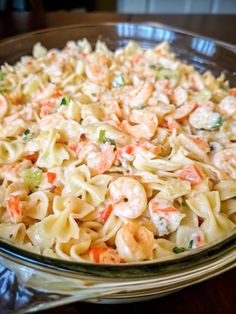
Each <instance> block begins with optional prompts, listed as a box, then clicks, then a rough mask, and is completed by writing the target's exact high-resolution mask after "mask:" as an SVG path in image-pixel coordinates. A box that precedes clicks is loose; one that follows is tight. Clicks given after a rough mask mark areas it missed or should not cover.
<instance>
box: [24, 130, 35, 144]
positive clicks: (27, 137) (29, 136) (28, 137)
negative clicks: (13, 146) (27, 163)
mask: <svg viewBox="0 0 236 314" xmlns="http://www.w3.org/2000/svg"><path fill="white" fill-rule="evenodd" d="M32 138H33V134H32V133H30V129H26V130H25V132H24V133H23V136H22V139H23V141H26V142H28V141H30V140H32Z"/></svg>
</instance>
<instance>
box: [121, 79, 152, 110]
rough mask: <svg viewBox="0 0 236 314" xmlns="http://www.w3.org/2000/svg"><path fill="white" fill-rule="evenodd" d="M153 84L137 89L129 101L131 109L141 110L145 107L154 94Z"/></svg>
mask: <svg viewBox="0 0 236 314" xmlns="http://www.w3.org/2000/svg"><path fill="white" fill-rule="evenodd" d="M153 89H154V87H153V84H151V83H148V82H145V83H143V84H142V85H141V86H138V87H137V88H136V93H135V95H134V96H133V97H132V96H130V97H129V98H128V100H127V103H128V105H129V106H130V107H131V108H139V107H141V106H143V105H144V104H145V103H146V102H147V100H148V99H149V98H150V97H151V95H152V92H153Z"/></svg>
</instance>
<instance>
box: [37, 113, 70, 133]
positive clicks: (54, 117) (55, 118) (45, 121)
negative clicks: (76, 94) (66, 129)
mask: <svg viewBox="0 0 236 314" xmlns="http://www.w3.org/2000/svg"><path fill="white" fill-rule="evenodd" d="M64 121H66V120H65V119H64V117H63V116H62V114H61V113H53V114H50V115H46V116H45V117H43V118H42V119H41V120H40V127H41V128H43V129H45V130H49V129H51V128H56V127H58V126H60V124H61V123H62V122H64Z"/></svg>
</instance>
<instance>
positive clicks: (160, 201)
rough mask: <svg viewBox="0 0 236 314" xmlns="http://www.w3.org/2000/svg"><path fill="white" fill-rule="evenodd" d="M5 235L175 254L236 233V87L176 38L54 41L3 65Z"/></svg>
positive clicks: (125, 255) (100, 253)
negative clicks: (148, 42)
mask: <svg viewBox="0 0 236 314" xmlns="http://www.w3.org/2000/svg"><path fill="white" fill-rule="evenodd" d="M0 92H1V93H0V240H5V241H7V242H10V243H11V244H13V245H16V246H18V247H20V248H21V249H23V250H28V251H31V252H33V253H35V254H41V255H43V256H47V257H51V258H56V259H64V260H67V261H74V262H75V261H76V262H83V263H86V262H92V263H105V264H120V263H129V262H143V261H150V260H157V261H158V260H163V259H164V260H166V259H172V258H175V257H176V254H179V253H183V252H185V251H186V252H187V251H190V250H195V249H204V246H205V245H206V244H208V243H211V242H212V241H215V240H218V239H219V240H220V239H221V238H222V236H228V235H229V234H230V232H233V230H234V229H235V224H236V179H235V178H236V174H235V173H236V144H235V134H234V133H235V124H236V121H235V119H236V115H235V112H236V109H235V108H236V89H235V88H230V87H229V84H228V82H227V81H226V80H225V78H224V76H223V74H222V75H220V76H219V77H214V76H213V75H212V74H211V73H210V72H205V73H201V74H200V73H199V72H198V71H197V70H196V69H195V68H194V67H193V66H191V65H187V64H185V63H184V62H182V61H181V60H178V59H177V58H176V56H175V54H173V53H172V52H171V51H170V47H169V45H168V44H167V43H160V44H158V45H157V46H156V47H153V48H152V49H143V48H142V47H140V46H139V45H138V44H137V43H135V42H133V41H131V42H129V43H128V44H127V45H126V46H125V47H120V48H119V49H117V50H116V51H111V50H109V48H108V47H107V46H106V44H105V43H104V42H101V41H98V42H97V43H96V45H95V48H94V50H93V48H92V46H91V45H90V43H89V42H88V41H87V40H86V39H82V40H78V41H77V42H76V41H69V42H68V43H67V44H66V46H65V47H64V48H63V49H62V50H58V49H50V50H47V49H46V48H45V47H43V46H42V45H41V44H40V43H37V44H35V46H34V47H33V55H32V56H27V57H26V56H25V57H22V58H21V59H20V60H19V61H18V62H17V63H16V64H15V65H12V66H10V65H8V64H4V65H2V66H1V70H0Z"/></svg>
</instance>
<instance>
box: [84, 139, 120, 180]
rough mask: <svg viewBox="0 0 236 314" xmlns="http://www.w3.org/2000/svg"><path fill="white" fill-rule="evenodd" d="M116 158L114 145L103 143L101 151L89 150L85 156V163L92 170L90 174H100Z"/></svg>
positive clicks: (109, 166) (107, 168)
mask: <svg viewBox="0 0 236 314" xmlns="http://www.w3.org/2000/svg"><path fill="white" fill-rule="evenodd" d="M115 158H116V154H115V152H114V147H113V146H111V145H104V147H103V148H102V151H101V152H98V153H93V152H91V153H90V154H89V155H88V157H87V165H88V167H89V168H90V169H91V170H92V175H97V174H102V173H104V172H105V171H107V170H109V169H110V168H111V166H112V165H113V163H114V161H115Z"/></svg>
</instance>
